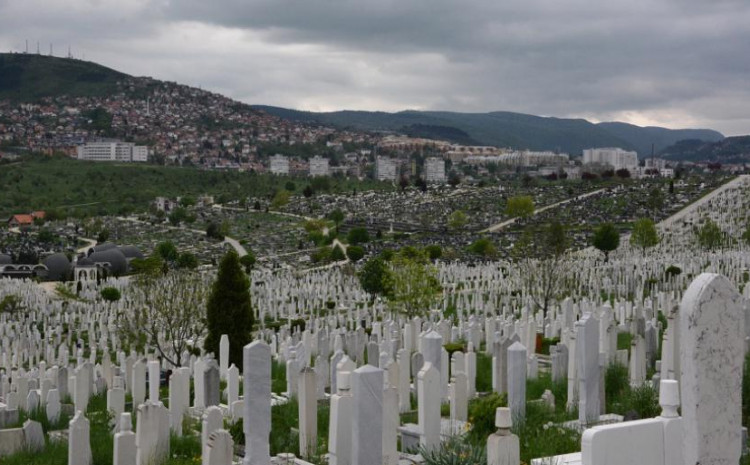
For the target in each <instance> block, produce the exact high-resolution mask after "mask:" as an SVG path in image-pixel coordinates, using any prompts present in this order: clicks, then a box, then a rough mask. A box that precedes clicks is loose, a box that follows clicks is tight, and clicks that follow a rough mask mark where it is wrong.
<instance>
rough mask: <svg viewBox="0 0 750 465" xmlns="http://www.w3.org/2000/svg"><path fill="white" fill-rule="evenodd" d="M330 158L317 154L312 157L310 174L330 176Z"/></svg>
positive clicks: (313, 175)
mask: <svg viewBox="0 0 750 465" xmlns="http://www.w3.org/2000/svg"><path fill="white" fill-rule="evenodd" d="M328 173H329V169H328V159H327V158H323V157H321V156H319V155H315V156H314V157H312V158H311V159H310V176H312V177H315V176H328Z"/></svg>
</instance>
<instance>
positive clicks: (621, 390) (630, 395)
mask: <svg viewBox="0 0 750 465" xmlns="http://www.w3.org/2000/svg"><path fill="white" fill-rule="evenodd" d="M604 388H605V400H606V404H607V413H617V414H619V415H625V414H627V413H633V412H634V413H635V414H637V415H638V417H639V418H653V417H655V416H657V415H659V414H660V413H661V407H659V393H658V392H656V390H655V389H653V388H652V387H651V385H650V384H648V383H647V384H644V385H643V386H639V387H631V386H630V380H629V376H628V369H627V367H624V366H622V365H619V364H612V365H610V366H609V367H607V371H606V372H605V374H604Z"/></svg>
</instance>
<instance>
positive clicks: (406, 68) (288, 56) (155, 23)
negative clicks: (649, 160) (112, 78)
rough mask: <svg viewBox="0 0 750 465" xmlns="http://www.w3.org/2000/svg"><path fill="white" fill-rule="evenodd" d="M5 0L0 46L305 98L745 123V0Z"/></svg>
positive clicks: (653, 121)
mask: <svg viewBox="0 0 750 465" xmlns="http://www.w3.org/2000/svg"><path fill="white" fill-rule="evenodd" d="M588 3H591V2H585V1H583V0H575V1H572V2H566V3H565V5H559V4H556V3H554V2H550V1H541V0H540V1H532V2H523V3H520V2H503V4H502V5H496V4H495V2H472V3H471V4H469V5H467V4H459V3H457V2H447V1H446V2H443V1H432V2H427V1H422V0H417V1H412V2H408V3H404V2H391V1H384V2H377V3H370V2H367V3H364V2H356V1H340V2H307V3H302V2H272V1H266V0H263V1H252V2H240V1H233V0H225V1H221V2H213V3H211V5H207V4H204V3H203V2H193V1H182V2H179V3H177V2H170V1H166V0H133V1H124V2H113V1H110V0H101V1H84V0H75V1H68V2H65V4H64V5H60V4H59V3H58V2H51V1H45V0H31V1H24V2H21V1H17V0H0V50H3V51H9V50H13V51H17V52H20V51H23V50H25V47H26V44H25V42H26V40H28V43H29V45H28V49H29V51H30V52H33V53H36V50H37V42H39V44H40V46H39V49H40V51H41V53H42V54H47V52H48V50H49V48H50V47H49V46H50V43H52V44H53V46H54V54H55V55H57V56H65V55H66V54H67V50H68V46H71V47H72V50H73V53H74V55H75V56H77V57H82V56H83V55H85V59H86V60H90V61H95V62H97V63H100V64H103V65H105V66H109V67H112V68H114V69H117V70H118V71H122V72H125V73H128V74H132V75H136V76H140V75H146V76H152V77H154V78H158V79H164V80H170V81H176V82H179V83H184V84H188V85H192V86H200V87H202V88H204V89H208V90H211V91H214V92H218V93H221V94H224V95H226V96H228V97H232V98H234V99H237V100H240V101H243V102H246V103H250V104H267V105H275V106H282V107H287V108H295V109H302V110H310V111H333V110H341V109H350V110H380V111H399V110H406V109H416V110H450V111H460V112H486V111H515V112H520V113H529V114H536V115H543V116H557V117H580V118H586V119H589V120H591V121H594V122H598V121H611V120H617V121H624V122H629V123H633V124H638V125H644V126H645V125H658V126H665V127H670V128H683V127H696V128H697V127H701V128H711V129H716V130H719V131H721V132H722V133H724V134H725V135H739V134H747V133H749V132H750V131H749V130H748V128H750V117H748V115H747V113H746V110H745V109H746V108H747V107H748V104H750V89H748V88H747V86H746V76H747V72H748V71H750V60H749V59H748V58H747V57H746V54H745V51H746V50H747V48H748V46H750V31H749V30H747V28H745V27H743V24H747V21H748V19H750V5H747V4H743V3H742V2H739V1H734V0H727V1H719V2H712V3H711V4H710V5H708V4H704V2H699V1H697V0H695V1H693V0H688V1H683V2H673V1H656V0H637V1H630V2H621V1H618V2H608V4H607V5H599V4H592V5H589V4H588Z"/></svg>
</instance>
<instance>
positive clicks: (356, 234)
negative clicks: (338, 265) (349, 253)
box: [346, 228, 370, 245]
mask: <svg viewBox="0 0 750 465" xmlns="http://www.w3.org/2000/svg"><path fill="white" fill-rule="evenodd" d="M346 240H347V241H349V243H350V244H352V245H357V244H364V243H366V242H370V233H368V232H367V229H365V228H353V229H352V230H351V231H349V234H347V236H346Z"/></svg>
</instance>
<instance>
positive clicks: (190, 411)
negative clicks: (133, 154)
mask: <svg viewBox="0 0 750 465" xmlns="http://www.w3.org/2000/svg"><path fill="white" fill-rule="evenodd" d="M557 187H558V186H555V185H550V186H545V187H541V188H539V191H538V192H536V191H535V193H534V194H533V195H534V198H535V202H536V203H537V205H548V204H552V203H555V202H556V201H559V200H560V199H564V198H570V197H572V196H574V195H578V194H577V193H574V195H570V194H569V193H567V192H565V193H557V192H556V189H557ZM652 187H653V185H651V184H648V183H644V184H643V185H640V184H630V185H628V187H615V188H613V189H612V190H611V191H606V192H603V193H602V194H597V195H592V196H590V197H587V198H586V199H583V200H581V201H580V202H578V201H575V202H571V203H569V204H566V205H564V206H561V207H560V208H559V209H556V210H559V211H558V214H559V215H561V216H557V217H554V218H553V217H552V216H547V215H548V213H547V212H545V213H541V214H539V215H535V216H534V217H531V218H529V219H528V220H524V221H527V222H523V221H522V222H520V223H519V224H515V225H512V226H511V228H510V230H511V235H512V234H519V231H520V230H521V229H522V228H523V227H524V226H525V225H528V224H529V223H531V222H539V223H540V224H543V223H548V222H550V221H553V220H554V219H558V220H559V221H564V222H570V223H572V224H574V225H575V224H577V223H575V221H574V220H575V219H581V218H583V217H586V218H592V220H591V221H596V222H597V223H599V222H605V221H606V222H612V223H616V224H624V223H632V222H633V221H634V220H635V219H638V218H640V217H643V216H651V215H650V213H651V212H650V211H648V209H649V207H648V206H647V205H646V204H643V203H642V201H643V198H644V197H645V196H647V195H648V192H649V190H650V189H651V188H652ZM494 189H495V190H496V194H497V195H498V197H497V199H496V200H492V199H493V197H491V196H490V195H489V193H484V194H482V195H477V197H476V198H474V200H471V199H470V198H465V199H463V200H462V199H460V198H457V199H455V200H454V199H452V198H451V196H450V195H449V193H440V194H437V193H436V194H435V195H432V194H429V195H430V196H431V197H429V198H430V199H431V200H430V202H428V203H420V202H421V200H420V198H418V194H408V196H409V197H407V198H408V199H409V200H405V199H404V197H397V196H398V194H369V193H364V194H359V195H357V196H352V197H346V196H340V197H338V198H330V199H328V198H326V197H323V196H317V197H315V198H314V201H315V202H318V204H319V205H320V208H321V209H322V211H325V212H326V215H327V213H330V211H333V209H334V208H340V209H342V210H343V211H345V212H346V214H347V215H348V218H349V220H351V221H352V223H353V224H359V223H357V222H358V221H360V220H361V221H363V222H364V223H366V224H367V225H368V229H369V225H373V226H374V227H378V228H379V227H386V225H387V224H389V223H390V222H391V221H393V215H394V214H395V212H398V214H399V215H404V217H405V218H412V216H411V213H410V211H420V212H422V213H423V214H426V215H429V213H430V212H437V211H440V212H449V213H450V212H451V211H454V210H455V209H457V208H458V207H459V206H463V207H462V208H464V209H466V211H467V212H468V211H470V210H469V208H467V207H466V206H465V205H470V204H472V202H475V204H476V205H479V203H481V202H486V203H488V204H490V203H492V204H493V205H492V206H491V207H490V206H488V207H487V208H486V209H485V210H482V212H483V213H481V214H478V215H476V216H475V217H474V218H476V217H477V216H481V215H484V216H481V218H482V219H481V221H478V220H476V219H474V220H472V221H477V223H476V225H475V226H468V227H467V229H469V230H475V232H472V233H470V234H474V236H473V237H478V228H480V227H482V228H486V227H487V226H488V225H491V224H494V223H498V222H501V221H503V220H504V219H507V218H506V217H505V216H503V215H504V213H503V211H502V209H500V208H499V207H498V204H499V198H500V197H499V196H500V195H505V196H511V195H517V192H524V193H525V192H527V191H515V190H513V191H507V192H504V193H498V192H497V188H496V187H495V188H494ZM574 189H578V187H575V188H574ZM479 192H481V191H479ZM583 192H589V191H583ZM443 194H444V195H443ZM461 195H462V194H461V193H460V192H459V193H457V194H456V197H460V196H461ZM373 196H377V199H376V198H374V197H373ZM389 196H393V199H391V200H390V201H388V200H387V199H388V198H389ZM623 199H624V200H623ZM381 200H383V202H381ZM303 202H307V201H305V200H303V199H295V200H294V201H293V202H290V204H289V205H288V207H287V213H290V214H297V215H300V216H301V217H305V216H307V215H309V214H310V211H309V210H310V209H309V205H305V204H304V203H303ZM453 202H455V203H453ZM465 202H467V203H465ZM612 204H618V205H621V206H620V207H617V208H612V209H607V208H606V207H605V206H606V205H612ZM622 205H625V206H622ZM628 205H629V206H628ZM389 209H391V210H392V211H391V212H389V211H388V210H389ZM397 209H399V210H397ZM655 210H656V213H655V214H654V215H653V217H654V219H655V220H656V223H657V224H656V236H657V240H656V241H655V242H643V241H640V240H637V236H638V234H639V232H638V231H637V230H636V229H635V228H633V235H634V236H636V239H635V240H632V241H631V237H630V236H628V235H627V234H625V235H624V236H623V237H622V239H621V240H620V244H619V247H616V250H613V251H612V252H610V253H609V254H608V256H607V257H606V259H605V257H604V256H603V255H602V253H601V252H600V251H599V250H597V249H595V248H593V247H588V243H587V242H585V241H583V240H576V239H575V238H574V239H573V240H572V241H571V246H570V247H568V248H565V250H561V251H560V252H559V255H558V256H556V257H551V256H544V255H540V256H536V255H529V256H526V257H522V258H520V259H519V258H511V257H506V256H501V257H497V258H496V259H495V260H481V261H473V262H469V261H465V260H461V259H460V257H459V258H458V259H453V260H441V259H439V258H435V259H428V258H425V257H426V256H427V254H426V252H423V251H421V250H420V249H421V247H423V246H424V245H425V244H427V243H428V242H420V240H419V238H415V239H414V240H413V241H412V242H408V241H406V242H404V241H402V242H399V243H398V246H399V247H401V249H400V250H397V251H395V252H394V253H393V254H392V257H390V258H388V259H385V258H383V263H382V264H381V265H382V266H384V267H385V268H386V270H389V271H387V272H386V273H385V274H384V276H385V277H384V278H381V280H380V281H379V282H377V283H375V284H376V285H375V286H373V283H372V282H370V281H367V280H366V279H363V276H364V275H365V272H364V271H363V270H364V268H365V266H366V265H363V266H359V265H358V266H357V267H354V266H352V265H351V264H348V265H346V266H326V267H315V268H310V269H302V268H300V267H292V266H290V267H285V268H280V269H275V268H272V267H266V266H260V267H255V268H253V269H252V270H250V273H249V276H245V270H244V269H243V268H242V267H240V266H239V257H238V256H237V255H236V254H235V253H234V252H233V251H231V250H230V251H229V252H227V253H226V254H225V255H224V258H222V259H221V263H220V264H219V266H218V269H216V268H205V269H204V268H199V269H197V270H191V271H187V270H170V271H168V272H166V273H165V274H156V275H143V276H129V277H114V276H110V277H108V278H106V279H103V280H100V281H101V282H97V281H96V280H80V281H79V283H76V285H78V286H79V291H78V292H77V293H75V294H72V295H67V296H61V295H58V294H54V293H50V292H48V291H46V290H45V289H44V288H43V287H42V286H40V285H39V283H37V282H34V281H33V280H28V279H24V280H21V279H5V278H3V279H0V301H2V300H3V299H5V298H7V297H8V296H12V299H11V300H13V301H14V302H15V304H14V305H13V306H12V307H3V308H0V463H2V464H10V465H20V464H45V465H46V464H61V465H64V464H68V465H91V464H95V465H99V464H107V465H109V464H114V465H147V464H148V465H161V464H180V465H183V464H184V465H187V464H198V463H200V464H204V465H230V464H243V465H270V464H288V465H291V464H295V465H306V464H331V465H336V464H338V465H348V464H352V465H370V464H373V465H374V464H377V465H383V464H388V465H410V464H428V465H430V464H442V463H452V464H488V465H501V464H502V465H520V464H521V463H524V464H527V465H531V464H538V465H542V464H583V465H619V464H655V465H657V464H658V465H662V464H664V465H667V464H669V465H672V464H674V465H677V464H685V465H694V464H698V463H701V464H738V463H750V462H749V461H748V459H747V458H746V457H747V456H746V452H747V429H746V427H747V425H748V420H749V419H750V392H748V393H746V392H745V391H747V390H748V386H750V383H749V382H750V373H749V372H748V371H750V370H748V363H747V361H746V360H748V359H747V353H748V350H750V286H747V283H748V282H749V281H750V241H749V240H748V239H750V234H749V233H748V222H749V221H750V217H748V215H747V212H748V211H750V177H746V176H740V177H737V178H734V179H732V180H729V179H718V178H717V179H713V178H711V179H710V180H706V181H705V182H704V183H703V185H702V186H701V185H700V183H694V182H692V181H691V182H686V183H685V185H683V186H680V187H678V188H677V190H676V193H675V195H674V196H668V195H665V201H664V204H663V205H659V206H658V208H655ZM313 211H315V209H313ZM354 212H358V213H356V214H355V213H354ZM548 212H549V215H552V211H550V210H548ZM257 215H265V213H254V212H246V211H245V212H243V211H231V210H226V211H224V210H222V211H220V212H205V215H203V216H201V218H200V219H199V220H197V222H198V225H196V226H195V228H196V229H197V230H200V229H204V228H203V224H206V223H207V222H209V221H217V222H218V221H221V222H224V221H226V222H228V223H229V224H230V225H231V228H232V229H231V230H230V231H231V234H232V237H234V238H235V239H240V238H243V239H245V243H246V244H248V246H249V247H252V249H253V250H255V251H257V252H259V255H261V254H266V252H268V254H269V255H270V254H276V255H280V254H284V253H287V252H290V251H291V250H290V245H289V244H288V243H290V242H291V249H294V248H295V247H296V244H295V243H294V242H293V238H296V239H297V240H298V241H299V240H300V238H304V237H306V236H305V230H304V229H302V227H301V226H300V224H301V222H302V220H301V219H300V218H296V219H294V220H293V219H292V217H291V216H290V217H288V219H278V220H271V219H270V218H268V217H266V216H257ZM356 215H360V216H356ZM441 215H443V216H440V217H438V216H435V217H434V223H433V224H432V226H429V225H428V226H429V227H433V226H434V227H435V228H442V227H443V226H438V224H440V222H441V221H445V218H446V216H445V215H444V214H443V213H441ZM597 215H599V216H597ZM311 216H315V215H311ZM470 216H471V215H470ZM355 218H356V221H355ZM349 220H347V221H349ZM409 221H412V220H411V219H410V220H409ZM200 222H204V223H200ZM106 223H107V228H108V230H109V233H110V240H114V239H115V238H116V240H117V243H127V244H129V245H135V246H137V247H139V248H142V250H153V249H154V248H155V247H156V245H157V243H158V242H162V241H164V240H170V241H173V242H174V244H175V245H176V246H177V247H178V248H179V249H180V250H183V249H185V250H191V251H194V253H195V254H196V255H198V256H201V257H205V258H203V259H202V260H207V261H208V260H210V258H209V257H211V256H213V257H215V256H217V255H219V256H220V255H223V254H224V250H225V249H224V247H225V246H223V245H221V244H222V243H221V242H218V241H213V242H212V241H208V240H206V238H205V236H202V235H200V234H198V233H196V232H191V230H190V229H188V228H167V227H166V226H165V225H152V224H150V223H149V222H141V221H128V220H126V219H119V218H109V219H108V220H107V221H106ZM337 226H338V225H337ZM429 227H427V228H424V229H429ZM264 228H265V229H264ZM630 229H631V228H627V229H624V231H625V232H626V233H627V231H629V230H630ZM513 231H515V232H513ZM437 232H439V229H436V232H435V236H434V237H437V235H438V234H437ZM496 234H498V236H501V235H502V237H504V235H505V232H502V233H501V232H498V233H496ZM269 236H271V237H269ZM273 236H277V237H273ZM429 237H432V236H429ZM511 237H512V236H511ZM451 240H456V239H451ZM509 241H513V239H509ZM204 242H205V244H204ZM384 243H386V241H384ZM429 243H434V242H432V241H430V242H429ZM456 244H458V242H456ZM404 245H412V247H404ZM367 247H370V245H368V246H367ZM394 248H395V247H394ZM217 249H219V250H217ZM202 250H205V252H202ZM368 253H370V256H371V257H374V256H375V254H376V253H378V250H376V248H375V247H374V246H373V249H372V250H368ZM212 254H213V255H212ZM553 258H554V259H555V260H554V262H553ZM368 263H369V262H368ZM389 267H390V268H389ZM378 285H379V286H380V289H378ZM104 288H114V289H116V290H117V291H118V295H117V298H112V299H105V298H104V297H103V292H102V291H103V289H104Z"/></svg>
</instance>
